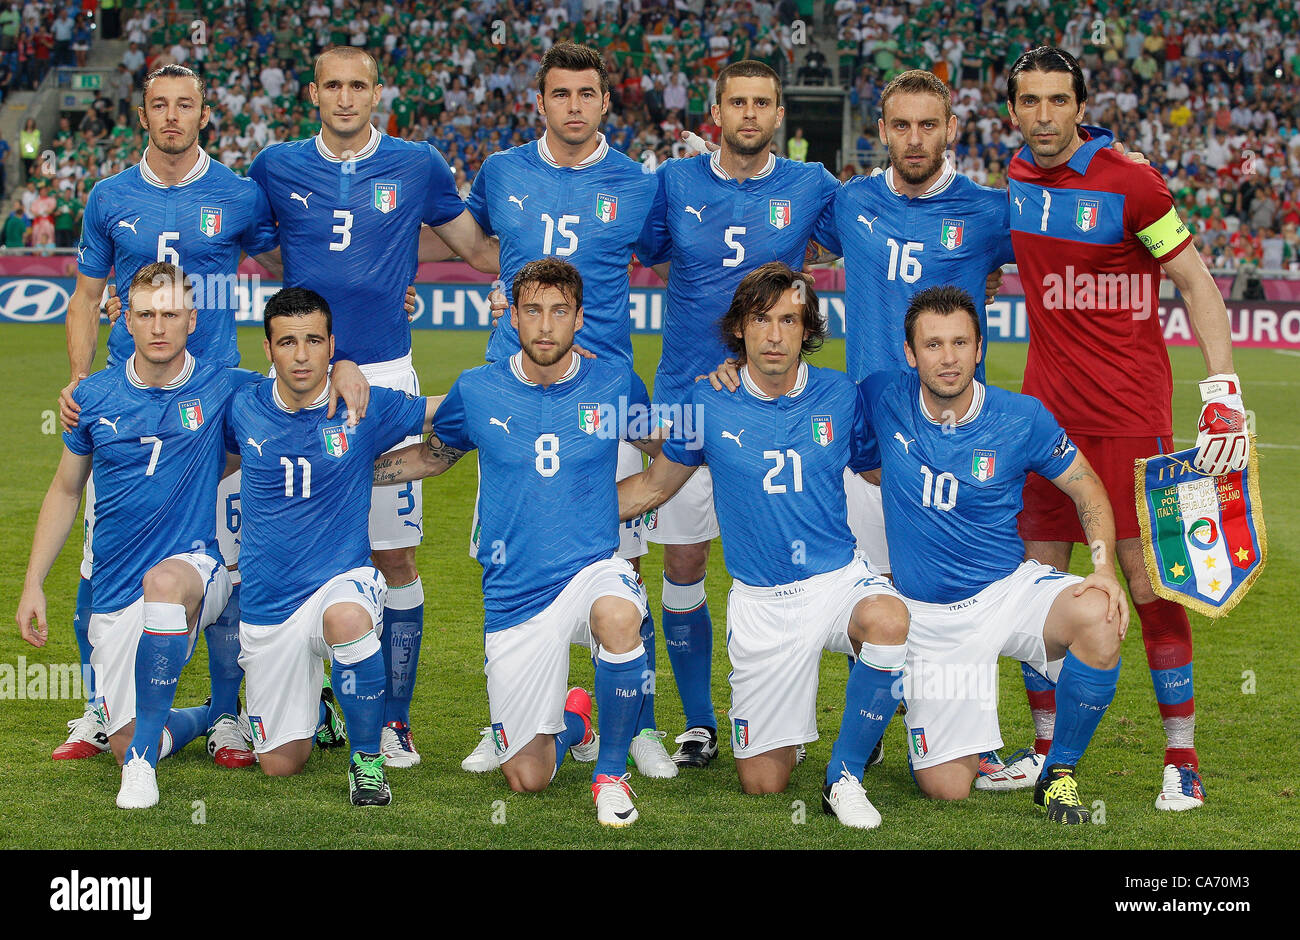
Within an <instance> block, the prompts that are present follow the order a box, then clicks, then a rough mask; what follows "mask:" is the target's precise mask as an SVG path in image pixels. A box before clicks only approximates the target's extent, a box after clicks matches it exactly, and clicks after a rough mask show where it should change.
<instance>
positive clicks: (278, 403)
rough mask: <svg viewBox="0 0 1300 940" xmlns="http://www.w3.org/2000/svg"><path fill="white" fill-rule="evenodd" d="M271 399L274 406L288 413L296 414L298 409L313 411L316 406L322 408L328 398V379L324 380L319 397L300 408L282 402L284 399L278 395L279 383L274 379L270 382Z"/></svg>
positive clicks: (327, 401)
mask: <svg viewBox="0 0 1300 940" xmlns="http://www.w3.org/2000/svg"><path fill="white" fill-rule="evenodd" d="M271 399H272V400H273V401H274V402H275V407H277V408H279V409H280V410H281V411H283V412H286V413H288V414H297V413H298V411H299V410H301V411H314V410H316V409H317V408H324V407H325V406H326V405H327V404H328V403H329V400H330V380H329V379H326V380H325V389H324V390H323V391H322V392H321V393H320V397H319V398H317V399H316V400H315V401H314V402H312V403H311V404H310V405H304V406H303V407H302V408H301V409H296V408H290V407H289V406H288V405H286V404H285V403H284V399H283V398H281V397H280V383H279V382H276V381H272V382H271Z"/></svg>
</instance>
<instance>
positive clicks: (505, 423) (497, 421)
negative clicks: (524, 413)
mask: <svg viewBox="0 0 1300 940" xmlns="http://www.w3.org/2000/svg"><path fill="white" fill-rule="evenodd" d="M512 418H514V415H510V416H508V417H507V418H506V419H505V420H504V421H502V420H501V419H500V418H488V427H491V426H492V425H494V424H495V425H496V426H497V427H499V428H501V429H502V430H504V431H505V432H506V433H507V434H509V433H510V421H511V419H512Z"/></svg>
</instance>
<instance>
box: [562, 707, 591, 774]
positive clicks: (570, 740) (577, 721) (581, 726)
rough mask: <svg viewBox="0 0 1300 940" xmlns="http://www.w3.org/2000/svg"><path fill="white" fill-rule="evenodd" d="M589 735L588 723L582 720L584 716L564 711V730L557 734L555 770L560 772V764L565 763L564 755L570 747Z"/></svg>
mask: <svg viewBox="0 0 1300 940" xmlns="http://www.w3.org/2000/svg"><path fill="white" fill-rule="evenodd" d="M586 736H587V724H586V722H584V721H583V720H582V716H581V715H579V714H578V713H576V712H565V713H564V730H563V731H561V732H560V733H559V734H557V735H556V736H555V770H556V772H557V773H558V772H559V769H560V765H561V764H563V763H564V755H565V754H567V753H569V748H571V747H573V746H574V745H575V744H581V743H582V739H583V738H585V737H586Z"/></svg>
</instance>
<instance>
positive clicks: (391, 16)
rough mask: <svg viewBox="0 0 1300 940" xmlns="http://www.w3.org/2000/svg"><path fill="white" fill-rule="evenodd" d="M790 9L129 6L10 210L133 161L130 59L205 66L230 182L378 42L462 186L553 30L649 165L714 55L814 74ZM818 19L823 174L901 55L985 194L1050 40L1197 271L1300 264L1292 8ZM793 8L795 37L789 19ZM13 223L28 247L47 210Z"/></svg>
mask: <svg viewBox="0 0 1300 940" xmlns="http://www.w3.org/2000/svg"><path fill="white" fill-rule="evenodd" d="M53 7H54V5H53V4H34V3H28V4H27V5H26V6H25V7H24V9H23V12H22V14H21V23H22V24H24V25H23V26H22V30H23V32H24V33H25V32H26V30H27V28H28V27H27V25H25V24H27V23H28V22H29V20H32V19H34V18H38V17H35V16H34V15H32V14H30V13H29V11H32V10H34V9H37V8H39V9H41V10H44V11H45V12H44V13H43V14H41V16H44V18H45V20H49V19H52V18H53V17H54V15H55V11H54V9H53ZM812 13H813V11H812V8H811V2H810V0H799V2H795V0H781V2H779V3H773V2H768V0H760V2H750V0H721V2H715V0H675V2H671V3H669V2H664V0H630V2H626V0H625V2H614V0H518V2H509V0H483V2H476V3H473V4H470V3H464V2H442V3H433V2H427V3H426V2H420V0H416V2H412V0H399V2H390V3H376V2H366V3H361V4H352V3H348V4H338V5H334V6H331V5H329V4H328V3H326V2H324V0H312V2H310V3H309V4H308V5H307V6H306V7H303V6H301V5H299V4H296V3H294V4H291V3H288V2H286V0H268V2H266V3H259V4H256V5H254V4H251V3H248V4H246V3H243V2H235V0H199V2H198V3H197V4H196V8H195V9H194V10H192V11H191V10H183V11H177V10H175V9H172V8H171V5H170V4H167V3H163V2H159V0H154V2H151V3H145V4H129V3H128V5H127V6H126V7H125V9H124V10H123V11H122V16H123V19H124V24H123V27H122V38H124V39H125V40H127V41H128V42H129V47H128V50H127V52H126V53H125V54H124V56H123V59H122V62H121V64H120V66H119V69H118V74H117V75H116V76H115V77H114V80H113V81H112V82H110V83H109V85H110V87H109V88H108V89H106V90H105V93H104V96H103V97H102V98H101V99H100V100H99V101H98V102H97V103H96V109H95V110H93V111H90V112H87V116H86V117H85V118H84V119H83V120H82V121H81V122H80V123H79V124H78V126H77V127H75V128H73V127H71V126H68V125H67V124H66V123H65V125H64V126H63V127H61V129H60V131H59V133H58V135H56V137H55V140H54V141H53V149H54V151H55V153H56V157H57V167H56V173H55V178H54V179H53V180H48V179H47V180H41V179H37V180H35V181H34V185H29V186H28V187H27V188H26V189H24V190H23V191H22V193H21V199H22V201H23V204H24V208H25V211H26V210H29V209H30V207H31V205H32V204H33V203H34V202H36V201H37V200H38V199H39V197H40V190H41V184H42V182H45V183H50V184H52V187H51V188H52V190H53V192H54V194H55V197H56V199H62V198H63V197H64V196H66V197H68V198H67V201H68V202H69V203H70V204H73V206H72V208H71V209H70V210H69V211H76V210H75V204H78V203H80V204H84V190H85V188H86V187H88V186H89V185H91V184H92V183H93V181H94V180H95V179H98V178H102V177H103V176H106V175H108V174H111V173H113V172H117V171H118V170H120V169H123V168H124V167H126V166H127V165H129V164H130V163H132V162H134V161H135V160H136V159H137V158H138V157H137V154H138V153H139V150H140V148H141V147H142V146H143V143H144V138H143V135H142V134H141V133H140V131H139V129H138V127H136V125H135V122H134V120H133V119H132V118H131V117H130V112H129V110H128V108H129V99H130V96H131V94H132V91H133V89H134V88H138V87H139V82H140V79H141V78H142V77H143V75H144V74H145V73H146V72H147V71H148V70H149V69H152V68H155V67H157V66H159V65H162V64H165V63H167V62H179V63H181V64H184V65H187V66H190V67H191V68H195V69H196V70H197V71H199V72H200V73H201V74H202V75H203V77H204V79H205V80H206V82H207V85H208V90H207V94H208V99H209V101H210V103H211V105H212V121H211V124H210V125H209V128H208V131H207V133H206V137H205V141H204V143H205V147H206V149H207V150H208V152H209V153H210V154H211V155H212V156H213V157H215V158H217V159H218V160H220V161H221V162H222V163H225V164H226V165H227V166H230V167H231V168H232V169H234V170H236V171H237V172H240V173H243V172H245V171H246V170H247V167H248V165H249V163H250V162H251V161H252V158H253V157H254V156H255V155H256V154H257V152H258V151H259V150H261V149H262V148H263V147H264V146H266V144H268V143H272V142H274V141H278V140H290V139H295V138H299V137H304V136H308V135H310V134H313V133H315V132H316V130H317V128H318V124H317V121H316V116H315V111H314V109H313V108H312V106H311V104H310V100H309V98H308V95H307V85H308V83H309V82H310V81H311V62H312V60H313V57H314V55H315V54H316V53H318V52H319V51H320V50H321V49H322V48H324V47H326V46H328V45H331V44H339V45H353V46H362V47H364V48H366V49H368V50H370V51H372V52H374V53H376V57H377V58H378V59H379V69H380V77H381V80H382V81H383V82H384V91H383V96H382V100H381V102H380V106H379V108H378V109H377V112H376V119H377V122H378V123H379V125H380V126H381V127H382V128H384V129H385V130H386V131H387V132H388V133H389V134H392V135H394V136H399V137H404V138H412V139H423V140H427V141H429V142H430V143H432V144H434V145H435V146H436V147H438V149H439V150H440V151H441V152H442V153H443V154H444V155H445V156H446V157H447V160H448V162H449V164H450V165H451V166H452V168H453V170H454V172H455V173H456V179H457V183H458V186H459V188H460V191H461V193H462V195H464V194H466V193H468V191H469V186H470V183H471V181H472V180H473V177H474V174H475V173H476V172H477V170H478V167H479V166H480V165H481V163H482V161H483V160H484V159H485V158H486V156H487V155H489V154H491V153H493V152H494V151H496V150H500V149H504V148H507V147H510V146H514V145H516V144H519V143H523V142H525V141H526V140H530V139H532V138H533V137H535V136H536V135H537V134H538V133H539V131H538V127H539V121H538V118H537V116H536V114H535V109H534V106H533V100H534V99H533V96H534V94H535V93H536V89H535V83H534V81H533V74H534V71H535V68H536V63H537V62H538V60H539V59H540V56H541V53H542V52H543V51H544V50H545V49H546V48H547V47H549V45H550V44H551V43H553V42H554V41H557V40H559V39H573V40H575V41H577V42H589V43H591V44H592V45H594V46H596V47H597V48H600V49H602V50H604V53H605V56H606V59H607V66H608V68H609V70H610V75H611V84H612V95H611V99H612V100H611V108H610V114H609V117H608V120H607V124H606V126H605V128H604V132H605V134H606V136H607V138H608V139H609V141H610V144H611V145H612V146H614V147H616V148H617V149H619V150H622V151H623V152H625V153H628V154H630V155H632V156H633V157H636V158H638V159H642V160H648V159H650V158H651V155H653V158H654V159H655V160H663V159H667V158H669V157H672V156H674V155H679V154H680V152H681V144H680V142H679V132H680V131H681V130H684V129H686V130H694V131H696V132H697V133H699V134H701V136H704V137H708V138H711V139H713V140H716V139H717V137H718V134H719V130H718V128H717V127H716V126H715V125H714V124H713V122H712V121H711V119H710V118H709V115H708V107H707V105H708V103H709V102H710V101H711V100H712V94H713V84H712V76H713V75H714V74H715V73H716V71H717V69H719V68H721V67H722V66H723V65H725V64H727V63H728V62H732V61H737V60H739V59H743V58H752V59H758V60H760V61H764V62H767V63H768V64H770V65H772V66H773V67H774V68H776V69H777V70H778V71H779V72H781V73H782V74H783V75H784V76H786V79H787V81H790V80H792V79H795V78H798V79H800V80H807V81H819V80H821V74H820V73H821V72H822V71H823V69H822V67H821V64H820V61H819V59H820V56H821V52H820V51H819V45H818V42H817V41H816V40H817V36H816V35H815V33H816V27H815V26H814V23H813V15H812ZM829 15H830V16H831V17H833V19H832V20H831V21H828V22H827V23H826V24H825V26H824V27H823V30H827V29H829V30H833V31H834V35H835V37H836V38H835V42H834V50H835V54H836V55H837V56H838V62H837V63H836V64H837V65H838V75H837V77H838V79H839V80H840V81H841V82H843V83H844V84H845V85H846V86H847V87H849V89H850V99H851V103H852V109H851V113H852V115H853V121H854V124H855V129H856V131H857V132H858V135H857V147H856V154H851V155H850V158H849V159H847V160H846V161H845V165H844V166H841V167H835V168H832V169H834V170H836V171H837V173H838V174H839V175H840V176H841V178H842V179H847V178H848V176H850V175H852V173H853V172H855V171H857V170H858V169H859V168H861V169H862V170H863V171H865V169H866V165H867V163H868V162H871V163H879V162H882V161H883V153H882V152H881V151H880V150H879V149H878V147H877V146H876V141H875V117H876V115H877V113H878V110H879V108H878V105H879V96H880V91H881V89H883V87H884V86H885V84H886V83H887V82H888V81H889V80H890V79H891V78H893V77H894V76H895V75H897V74H899V73H900V72H902V71H903V70H905V69H908V68H917V67H919V68H928V69H931V70H933V71H935V72H936V73H937V74H939V75H940V76H941V77H943V78H945V79H946V80H947V81H948V82H949V83H950V84H951V85H952V87H953V89H954V94H953V98H954V110H955V111H956V113H957V115H958V121H959V127H958V136H957V144H956V146H955V148H954V155H953V157H954V161H955V164H956V166H957V168H958V169H959V170H961V171H962V172H963V173H966V174H967V175H968V176H970V177H972V178H973V179H975V180H976V181H978V182H980V183H984V184H986V185H990V186H997V187H1002V186H1005V185H1006V179H1005V167H1006V162H1007V159H1008V158H1009V156H1010V155H1011V154H1012V152H1013V150H1014V148H1015V147H1016V141H1017V140H1018V139H1019V134H1018V133H1017V132H1016V131H1015V130H1014V129H1013V128H1012V127H1011V124H1010V122H1009V120H1008V117H1007V113H1006V104H1005V100H1004V97H1005V83H1004V80H1003V74H1004V73H1005V71H1006V69H1007V68H1008V67H1009V65H1010V63H1011V62H1012V61H1013V60H1014V59H1015V58H1016V56H1017V55H1019V53H1020V52H1021V51H1023V49H1024V48H1026V47H1027V46H1029V45H1032V44H1035V43H1040V42H1047V43H1056V42H1059V43H1060V44H1061V45H1062V46H1064V47H1065V48H1067V49H1069V50H1070V51H1071V52H1073V53H1075V54H1076V55H1077V56H1078V57H1079V59H1080V61H1081V63H1082V64H1083V66H1084V68H1085V70H1086V72H1087V73H1088V80H1089V86H1090V87H1091V88H1092V89H1093V95H1092V100H1091V101H1090V102H1089V105H1090V107H1089V112H1088V121H1089V122H1090V123H1095V124H1099V125H1102V126H1105V127H1110V128H1112V129H1113V130H1115V132H1116V134H1117V136H1118V137H1119V139H1121V140H1124V141H1126V142H1128V143H1129V144H1130V145H1131V146H1133V147H1135V148H1137V149H1140V150H1142V151H1143V152H1144V153H1146V154H1147V155H1148V156H1149V157H1150V159H1151V160H1152V162H1153V163H1154V164H1155V165H1156V166H1157V167H1158V168H1159V169H1160V170H1161V171H1162V172H1163V173H1164V174H1165V176H1166V178H1168V179H1169V181H1170V189H1171V190H1172V191H1173V193H1174V196H1175V199H1176V201H1177V203H1178V207H1179V211H1180V214H1181V215H1182V217H1183V218H1184V219H1185V220H1186V221H1187V222H1188V224H1189V225H1190V226H1191V227H1193V229H1194V230H1196V231H1197V233H1198V248H1199V249H1200V251H1201V253H1202V255H1203V256H1204V257H1205V259H1206V263H1207V264H1208V265H1209V266H1210V267H1211V268H1215V269H1220V270H1235V269H1238V268H1240V267H1242V266H1247V265H1249V266H1254V267H1257V268H1262V269H1265V270H1276V269H1281V268H1294V269H1300V233H1298V229H1300V80H1298V76H1300V32H1298V31H1297V25H1298V23H1297V20H1298V19H1300V17H1298V16H1297V13H1296V11H1295V9H1294V8H1293V7H1291V6H1290V5H1287V4H1281V5H1272V4H1265V3H1254V2H1242V0H1193V2H1191V3H1188V4H1186V5H1184V6H1183V7H1182V8H1180V9H1179V10H1178V12H1176V13H1174V12H1171V11H1170V10H1168V9H1162V8H1161V5H1160V4H1158V3H1156V2H1155V0H1114V2H1107V0H1099V2H1097V3H1095V4H1092V5H1090V6H1086V7H1085V6H1083V5H1079V4H1071V5H1062V4H1057V5H1052V4H1049V3H1047V2H1046V0H1011V2H1009V3H1005V4H1002V3H993V2H988V3H985V4H983V5H982V6H979V5H977V4H975V3H972V2H969V0H960V2H953V0H928V2H919V0H918V2H910V3H896V4H892V5H882V6H880V7H877V8H874V9H871V8H866V7H865V5H863V4H860V3H858V2H855V0H838V2H836V3H835V4H834V5H833V8H831V12H830V14H829ZM196 18H197V19H196ZM800 20H802V21H803V22H804V24H805V29H804V30H803V31H796V30H795V29H794V28H793V24H795V23H796V22H798V21H800ZM13 21H14V16H13V15H10V16H8V17H7V18H6V15H5V14H3V13H0V33H4V34H5V35H6V36H7V35H8V30H9V28H10V26H11V25H12V23H13ZM41 28H42V29H45V28H46V27H44V26H42V27H41ZM973 37H978V39H974V38H973ZM800 40H806V41H807V44H806V45H805V44H803V43H801V42H800ZM820 48H821V49H829V48H830V44H829V43H822V44H821V47H820ZM13 55H15V53H13V52H10V53H7V54H6V62H8V60H9V58H12V56H13ZM29 68H30V67H29ZM824 71H826V73H827V74H829V69H826V70H824ZM3 74H4V73H3V70H2V69H0V76H2V75H3ZM123 115H126V116H127V117H126V119H125V120H123ZM790 128H791V130H792V131H793V124H790ZM41 205H42V206H44V205H46V204H45V203H41ZM26 218H27V221H28V223H29V232H28V237H29V240H30V239H31V237H32V236H33V235H34V230H35V228H36V222H37V220H38V218H42V219H43V218H45V217H44V216H40V217H38V216H33V215H31V214H30V213H28V214H27V215H26ZM57 220H58V217H57V216H56V222H57ZM77 227H79V220H74V222H73V230H75V229H76V228H77ZM7 228H8V226H7ZM56 230H57V225H56ZM43 231H48V229H43ZM56 237H58V236H57V231H56ZM6 243H8V231H7V232H6ZM32 243H33V244H42V243H41V242H32ZM59 243H60V244H61V243H62V242H59Z"/></svg>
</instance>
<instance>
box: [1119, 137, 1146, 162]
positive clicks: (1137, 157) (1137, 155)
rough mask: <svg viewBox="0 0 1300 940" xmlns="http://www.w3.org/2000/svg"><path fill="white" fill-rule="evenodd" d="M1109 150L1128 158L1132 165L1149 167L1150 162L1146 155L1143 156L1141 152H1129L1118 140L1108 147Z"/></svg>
mask: <svg viewBox="0 0 1300 940" xmlns="http://www.w3.org/2000/svg"><path fill="white" fill-rule="evenodd" d="M1110 149H1111V150H1114V151H1115V152H1116V153H1122V154H1124V156H1126V157H1128V158H1129V159H1130V160H1132V161H1133V162H1134V163H1140V164H1142V165H1143V166H1150V165H1151V161H1150V160H1148V159H1147V157H1146V154H1144V153H1143V152H1142V151H1141V150H1129V149H1128V148H1127V147H1125V146H1124V145H1123V144H1122V143H1120V142H1119V141H1118V140H1117V141H1115V142H1114V143H1113V144H1111V145H1110Z"/></svg>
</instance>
